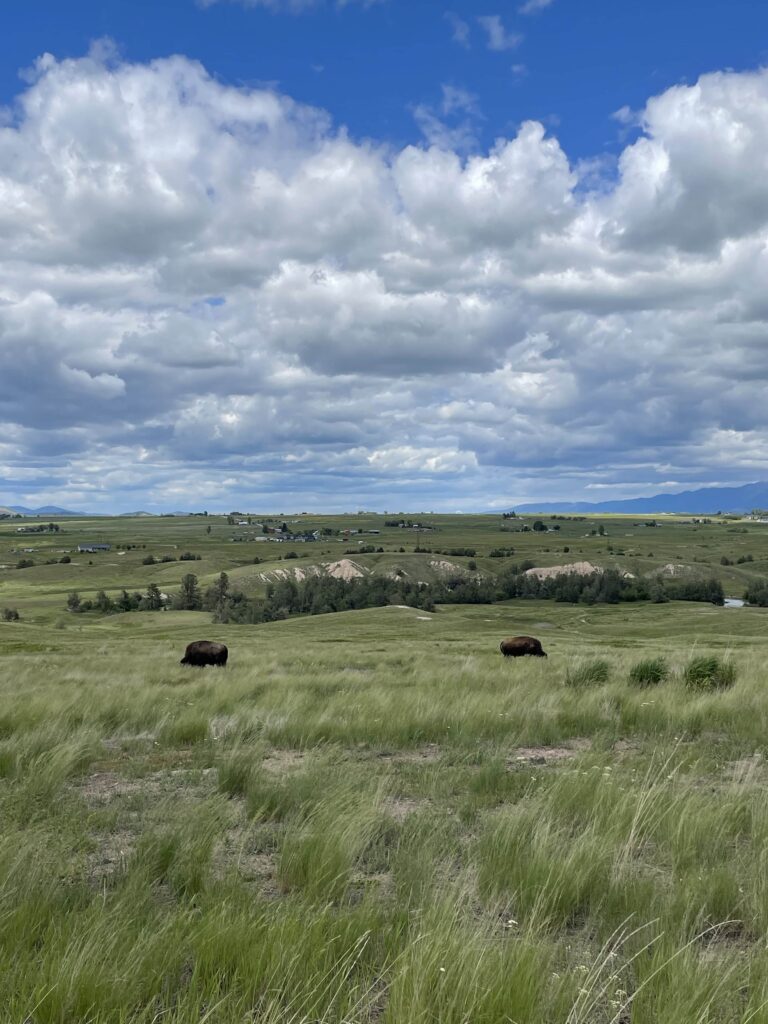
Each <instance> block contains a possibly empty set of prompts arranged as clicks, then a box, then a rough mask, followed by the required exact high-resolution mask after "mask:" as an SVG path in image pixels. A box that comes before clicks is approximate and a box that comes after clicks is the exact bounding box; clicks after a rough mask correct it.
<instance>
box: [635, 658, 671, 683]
mask: <svg viewBox="0 0 768 1024" xmlns="http://www.w3.org/2000/svg"><path fill="white" fill-rule="evenodd" d="M668 676H669V666H668V665H667V663H666V661H665V660H664V659H663V658H644V659H643V660H642V661H638V662H637V664H635V665H633V666H632V668H631V669H630V672H629V681H630V683H631V684H632V686H639V687H646V686H658V685H659V683H663V682H664V681H665V680H666V679H667V678H668Z"/></svg>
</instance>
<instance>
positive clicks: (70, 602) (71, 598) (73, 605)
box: [67, 590, 82, 612]
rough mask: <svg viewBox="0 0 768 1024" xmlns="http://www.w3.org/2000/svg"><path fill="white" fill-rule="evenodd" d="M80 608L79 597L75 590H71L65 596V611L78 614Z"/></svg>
mask: <svg viewBox="0 0 768 1024" xmlns="http://www.w3.org/2000/svg"><path fill="white" fill-rule="evenodd" d="M81 606H82V602H81V600H80V595H79V594H78V593H77V591H76V590H73V591H72V592H71V593H70V594H68V595H67V611H70V612H79V611H80V610H81Z"/></svg>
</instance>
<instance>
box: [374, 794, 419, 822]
mask: <svg viewBox="0 0 768 1024" xmlns="http://www.w3.org/2000/svg"><path fill="white" fill-rule="evenodd" d="M428 803H429V801H428V800H416V799H414V798H413V797H395V798H394V799H392V800H388V801H387V802H386V803H385V804H384V810H385V811H386V813H387V814H388V815H389V816H390V818H394V819H395V821H396V822H398V823H402V822H404V821H405V819H406V818H410V816H411V815H412V814H415V813H416V812H417V811H420V810H421V809H422V808H423V807H426V805H427V804H428Z"/></svg>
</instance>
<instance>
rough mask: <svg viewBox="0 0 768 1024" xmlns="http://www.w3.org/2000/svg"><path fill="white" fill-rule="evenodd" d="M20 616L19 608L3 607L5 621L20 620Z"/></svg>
mask: <svg viewBox="0 0 768 1024" xmlns="http://www.w3.org/2000/svg"><path fill="white" fill-rule="evenodd" d="M20 618H21V616H20V615H19V611H18V609H17V608H3V622H18V621H19V619H20Z"/></svg>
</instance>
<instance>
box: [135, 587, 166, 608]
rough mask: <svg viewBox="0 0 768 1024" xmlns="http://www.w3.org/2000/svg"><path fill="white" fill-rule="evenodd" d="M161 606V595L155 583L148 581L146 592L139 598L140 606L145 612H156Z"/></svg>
mask: <svg viewBox="0 0 768 1024" xmlns="http://www.w3.org/2000/svg"><path fill="white" fill-rule="evenodd" d="M162 607H163V596H162V594H161V593H160V588H159V587H158V585H157V584H156V583H150V584H149V586H148V587H147V593H146V594H145V596H144V597H142V599H141V605H140V608H141V610H142V611H145V612H158V611H160V609H161V608H162Z"/></svg>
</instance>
